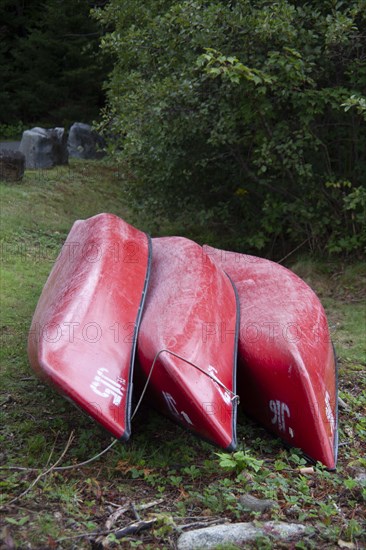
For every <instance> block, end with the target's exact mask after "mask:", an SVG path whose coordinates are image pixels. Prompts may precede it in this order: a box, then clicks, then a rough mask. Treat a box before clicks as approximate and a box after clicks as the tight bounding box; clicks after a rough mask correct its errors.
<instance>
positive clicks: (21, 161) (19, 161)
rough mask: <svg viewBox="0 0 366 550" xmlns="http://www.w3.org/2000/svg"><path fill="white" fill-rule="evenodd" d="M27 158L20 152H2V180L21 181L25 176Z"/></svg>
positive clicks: (0, 174)
mask: <svg viewBox="0 0 366 550" xmlns="http://www.w3.org/2000/svg"><path fill="white" fill-rule="evenodd" d="M24 167H25V156H24V155H23V153H20V152H19V151H12V150H8V149H3V150H2V151H0V180H5V181H20V180H21V179H22V177H23V175H24Z"/></svg>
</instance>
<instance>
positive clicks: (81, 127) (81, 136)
mask: <svg viewBox="0 0 366 550" xmlns="http://www.w3.org/2000/svg"><path fill="white" fill-rule="evenodd" d="M104 146H105V142H104V139H103V138H102V137H101V136H100V135H99V134H97V132H95V131H94V130H93V129H92V127H91V126H90V125H89V124H84V123H83V122H75V123H74V124H73V125H72V126H71V128H70V131H69V138H68V141H67V148H68V151H69V156H70V157H74V158H79V159H98V158H101V157H103V156H104V151H102V148H103V147H104Z"/></svg>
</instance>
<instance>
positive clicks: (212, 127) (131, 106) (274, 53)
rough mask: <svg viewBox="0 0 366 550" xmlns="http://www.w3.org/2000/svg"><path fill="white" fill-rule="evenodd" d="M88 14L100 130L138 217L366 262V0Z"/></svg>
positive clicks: (154, 0) (234, 241) (123, 0)
mask: <svg viewBox="0 0 366 550" xmlns="http://www.w3.org/2000/svg"><path fill="white" fill-rule="evenodd" d="M96 18H97V19H98V20H99V21H100V22H102V23H103V24H104V25H108V26H109V32H106V34H105V36H104V37H103V39H102V46H103V47H104V49H105V50H106V51H108V52H112V54H113V56H114V59H115V66H114V70H113V72H112V75H111V78H110V80H109V83H108V108H107V109H106V110H105V112H104V122H103V125H104V127H105V129H106V132H107V133H109V134H111V135H113V136H114V139H115V136H119V142H118V144H117V145H118V147H117V151H116V154H118V155H119V158H120V159H121V160H122V161H123V165H124V166H128V167H129V168H130V170H131V174H132V175H133V176H134V182H133V183H132V184H131V185H132V192H133V196H134V198H135V200H136V204H138V205H139V208H140V209H141V210H144V211H145V212H149V213H150V215H151V216H156V219H158V217H159V214H160V213H162V212H164V215H166V213H168V215H169V216H170V217H171V219H175V220H177V219H178V218H179V217H180V218H181V219H182V220H184V222H183V223H185V224H186V226H187V227H188V228H189V227H190V226H192V225H195V224H199V225H200V227H201V228H202V227H204V228H206V230H207V233H206V235H207V238H209V239H210V238H213V239H216V242H217V243H220V244H221V245H222V246H226V245H227V246H229V245H230V246H231V247H236V248H238V249H242V250H243V249H245V250H248V249H256V250H262V251H266V252H267V253H271V251H272V253H273V255H274V256H276V255H278V254H283V253H286V252H288V251H289V250H291V249H293V248H294V247H296V246H298V245H301V244H302V243H303V244H304V248H305V247H308V248H309V249H310V250H312V251H316V252H320V251H321V252H324V251H327V252H328V253H337V252H342V253H347V254H350V253H353V254H357V253H362V250H363V247H364V246H365V243H366V235H365V229H364V227H365V225H364V223H363V222H364V217H365V201H366V191H365V183H366V176H365V173H366V131H365V130H366V123H365V122H366V98H365V95H364V94H365V90H366V10H365V3H364V1H363V0H347V1H342V0H340V1H335V0H325V1H324V2H318V1H316V0H309V1H304V2H303V1H299V0H298V1H296V0H279V1H278V2H275V3H274V2H268V1H266V0H225V2H224V1H220V0H212V1H210V2H207V1H206V0H183V1H180V2H174V1H172V0H171V1H169V0H145V1H144V2H137V1H136V0H135V1H131V0H111V1H110V2H109V3H108V4H107V5H106V6H105V7H104V8H103V9H99V10H96ZM111 29H112V30H111ZM362 231H363V233H362ZM201 234H202V231H201ZM212 235H213V236H214V237H212Z"/></svg>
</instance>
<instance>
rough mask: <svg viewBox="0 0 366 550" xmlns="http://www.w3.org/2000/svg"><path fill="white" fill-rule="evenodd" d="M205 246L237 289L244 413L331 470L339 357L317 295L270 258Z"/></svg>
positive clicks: (334, 450)
mask: <svg viewBox="0 0 366 550" xmlns="http://www.w3.org/2000/svg"><path fill="white" fill-rule="evenodd" d="M203 248H204V251H205V252H206V254H207V255H208V256H209V258H210V259H211V260H214V261H215V262H216V263H217V265H219V266H221V267H222V269H223V270H224V271H225V272H226V273H228V275H229V276H230V277H231V278H232V280H233V282H234V284H235V285H236V288H237V291H238V294H239V301H240V308H241V313H240V319H241V320H240V335H239V349H238V355H239V365H238V392H239V395H240V402H241V404H242V406H243V408H244V410H245V411H246V412H247V413H248V414H249V415H250V416H252V417H253V418H254V419H256V420H258V421H259V422H260V423H262V424H263V425H264V426H265V427H266V428H268V429H269V430H270V431H272V432H274V433H275V434H277V435H278V436H280V437H281V438H282V439H283V440H284V441H285V442H286V443H287V444H289V445H291V446H293V447H298V448H300V449H301V450H302V451H303V452H304V453H305V454H306V455H307V456H308V457H309V458H311V459H313V460H315V461H320V462H322V463H323V464H324V465H325V466H326V467H327V468H329V469H334V468H335V466H336V462H337V444H338V436H337V374H336V361H335V356H334V351H333V346H332V343H331V340H330V335H329V329H328V324H327V319H326V316H325V313H324V309H323V307H322V305H321V303H320V302H319V299H318V298H317V296H316V295H315V294H314V292H313V291H312V290H311V289H310V288H309V287H308V285H307V284H306V283H305V282H304V281H302V280H301V279H300V278H299V277H298V276H296V275H295V274H294V273H292V272H291V271H289V270H288V269H286V268H284V267H282V266H280V265H278V264H276V263H274V262H271V261H269V260H265V259H262V258H257V257H255V256H248V255H244V254H238V253H233V252H225V251H222V250H218V249H215V248H211V247H209V246H204V247H203Z"/></svg>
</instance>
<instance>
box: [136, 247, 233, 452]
mask: <svg viewBox="0 0 366 550" xmlns="http://www.w3.org/2000/svg"><path fill="white" fill-rule="evenodd" d="M238 328H239V324H238V303H237V297H236V293H235V290H234V287H233V285H232V283H231V281H230V279H229V278H228V277H227V276H226V275H225V274H224V273H223V272H222V270H221V269H219V268H218V267H217V266H216V265H215V263H214V262H212V261H211V260H210V259H209V258H204V254H203V252H202V248H201V247H200V246H199V245H198V244H196V243H194V242H192V241H190V240H188V239H184V238H180V237H165V238H159V239H153V261H152V270H151V281H150V284H149V292H148V296H147V300H146V307H145V310H144V314H143V319H142V322H141V328H140V332H139V338H138V359H139V365H140V370H141V372H142V374H143V376H142V377H143V378H144V379H145V380H146V379H147V378H148V377H149V375H151V378H150V380H149V383H148V386H147V388H148V393H149V395H150V399H151V401H152V403H153V404H154V406H156V407H157V408H158V409H160V410H162V411H163V412H164V413H166V414H167V415H169V416H170V417H171V418H173V419H174V420H175V421H177V422H179V423H180V424H182V425H183V426H184V427H186V428H188V429H189V430H191V431H193V432H195V433H196V434H197V435H199V436H201V437H203V438H204V439H206V440H208V441H210V442H212V443H214V444H216V445H218V446H220V447H223V448H225V449H228V450H232V449H234V448H235V446H236V406H237V405H236V401H237V400H236V395H235V393H236V382H235V378H236V352H237V336H238ZM154 360H155V362H154ZM153 365H154V367H153ZM152 367H153V368H152Z"/></svg>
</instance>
